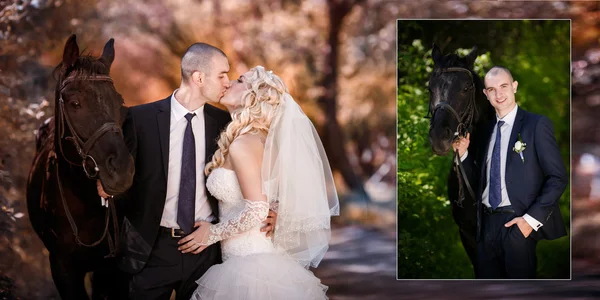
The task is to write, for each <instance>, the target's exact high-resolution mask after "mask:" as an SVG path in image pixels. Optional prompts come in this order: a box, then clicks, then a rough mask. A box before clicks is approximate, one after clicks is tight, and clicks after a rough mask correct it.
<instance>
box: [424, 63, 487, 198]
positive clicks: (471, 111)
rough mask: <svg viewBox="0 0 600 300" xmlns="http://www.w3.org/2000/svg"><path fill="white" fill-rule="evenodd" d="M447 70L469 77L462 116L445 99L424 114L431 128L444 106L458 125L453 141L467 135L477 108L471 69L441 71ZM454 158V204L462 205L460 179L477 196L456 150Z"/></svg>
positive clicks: (455, 68)
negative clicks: (467, 93)
mask: <svg viewBox="0 0 600 300" xmlns="http://www.w3.org/2000/svg"><path fill="white" fill-rule="evenodd" d="M449 72H462V73H466V74H467V75H469V78H470V79H471V85H469V87H468V88H466V91H468V92H470V96H469V99H468V100H467V101H468V103H467V107H466V109H465V112H464V113H463V115H462V116H460V115H459V114H458V113H457V112H456V110H455V109H454V108H453V107H452V106H451V105H450V104H448V102H447V101H441V102H440V103H438V104H437V105H436V106H435V107H434V108H433V110H432V109H431V105H430V106H429V111H428V112H427V116H425V117H426V118H428V119H429V129H430V130H431V127H432V126H433V119H434V117H435V113H436V112H437V111H438V110H439V109H441V108H444V109H446V110H447V111H449V112H450V113H451V114H452V116H453V117H454V119H456V120H457V121H458V126H457V127H456V130H455V131H454V135H453V137H452V143H454V142H455V141H456V140H457V139H459V138H461V137H466V136H467V133H469V127H470V126H471V125H472V122H473V119H474V118H476V115H477V109H476V107H475V81H474V80H473V74H471V71H469V70H468V69H465V68H461V67H449V68H443V69H442V73H449ZM454 159H455V161H456V164H454V166H455V171H456V173H457V174H456V177H457V178H458V194H459V196H458V197H459V199H458V200H457V201H456V204H457V205H458V206H459V207H462V202H463V201H464V199H465V195H464V191H463V188H462V186H463V184H462V182H461V181H464V183H465V186H466V187H467V190H468V191H469V194H470V195H471V197H473V199H477V198H476V197H475V193H474V192H473V189H472V188H471V184H470V183H469V179H468V178H467V175H466V173H465V170H464V168H463V165H462V161H461V160H460V157H459V155H458V151H455V152H454ZM476 203H477V202H476Z"/></svg>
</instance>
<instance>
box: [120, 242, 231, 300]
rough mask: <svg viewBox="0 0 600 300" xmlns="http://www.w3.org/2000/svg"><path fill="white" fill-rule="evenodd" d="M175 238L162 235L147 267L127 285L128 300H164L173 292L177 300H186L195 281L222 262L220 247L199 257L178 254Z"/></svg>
mask: <svg viewBox="0 0 600 300" xmlns="http://www.w3.org/2000/svg"><path fill="white" fill-rule="evenodd" d="M180 239H181V238H174V237H171V236H170V235H168V234H165V233H161V234H159V236H158V238H157V239H156V243H155V244H154V247H153V248H152V252H151V253H150V257H149V258H148V261H147V262H146V265H145V266H144V268H143V269H142V271H140V272H139V273H137V274H135V275H133V277H132V278H131V281H130V284H129V296H130V298H131V299H166V300H168V299H169V298H170V297H171V293H172V292H173V290H175V291H176V295H177V299H185V300H188V299H190V297H191V296H192V293H193V292H194V291H195V290H196V288H197V287H198V285H197V284H196V280H198V279H199V278H200V277H202V275H203V274H204V273H205V272H206V271H207V270H208V269H209V268H210V267H211V266H212V265H214V264H217V263H220V262H221V247H219V244H218V243H217V244H213V245H211V246H209V247H208V248H206V249H204V250H203V251H202V252H200V253H199V254H191V253H185V254H184V253H181V251H179V250H177V247H178V246H179V245H178V244H177V242H178V241H179V240H180Z"/></svg>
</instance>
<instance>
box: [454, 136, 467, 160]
mask: <svg viewBox="0 0 600 300" xmlns="http://www.w3.org/2000/svg"><path fill="white" fill-rule="evenodd" d="M470 142H471V134H470V133H467V137H464V138H463V137H461V138H459V139H457V140H456V141H455V142H454V143H452V148H453V149H454V152H456V151H458V157H462V156H463V155H464V154H465V152H466V151H467V149H468V148H469V143H470Z"/></svg>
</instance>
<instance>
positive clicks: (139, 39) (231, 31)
mask: <svg viewBox="0 0 600 300" xmlns="http://www.w3.org/2000/svg"><path fill="white" fill-rule="evenodd" d="M13 2H15V1H6V0H0V43H1V44H0V297H5V298H8V299H11V298H15V297H20V298H21V299H53V298H58V296H57V293H56V290H55V288H54V286H53V284H52V281H51V279H50V275H49V268H48V262H47V254H46V253H45V252H44V251H43V250H42V249H43V246H42V244H41V242H40V240H39V239H38V238H37V236H35V234H34V233H33V231H32V230H31V226H30V225H29V221H28V219H27V215H26V209H25V205H24V197H25V195H24V186H25V182H26V178H27V174H28V171H29V167H30V165H31V160H32V158H33V151H34V150H33V149H34V147H33V145H34V140H33V132H34V130H35V129H36V128H37V127H38V125H39V124H40V123H41V122H42V121H43V120H44V119H45V118H47V117H48V116H49V115H48V114H49V113H51V111H52V109H51V108H52V107H53V105H54V99H53V94H52V91H53V88H54V81H53V80H52V79H51V78H50V71H51V70H52V68H53V67H54V66H55V65H56V64H58V62H59V60H60V57H61V54H62V47H63V46H64V43H65V41H66V39H67V37H68V36H69V35H70V34H71V33H76V34H77V35H78V41H79V43H80V47H81V48H82V49H85V50H86V51H88V52H91V53H93V54H95V55H99V54H100V51H101V49H102V46H103V45H104V43H105V42H106V41H107V40H108V39H109V38H111V37H112V38H115V40H116V42H115V47H116V59H115V63H114V64H113V69H112V71H111V75H112V76H113V77H114V78H115V81H116V87H117V90H118V91H119V92H120V93H121V94H123V97H124V98H125V99H126V102H127V104H128V105H135V104H139V103H145V102H150V101H155V100H158V99H162V98H164V97H166V96H167V95H169V94H170V93H171V91H172V90H173V89H174V88H175V87H177V86H178V85H179V80H180V79H179V74H178V72H179V57H180V56H181V54H182V53H183V51H185V49H186V48H187V46H189V45H190V44H191V43H193V42H196V41H205V42H208V43H211V44H214V45H216V46H218V47H220V48H221V49H223V50H224V51H225V52H226V53H227V55H228V56H229V61H230V64H231V65H232V67H233V68H232V72H231V73H230V76H232V77H234V76H238V75H239V74H241V73H243V72H244V71H245V70H247V69H248V68H250V67H252V66H254V65H256V64H261V65H263V66H265V67H266V68H267V69H272V70H273V71H274V72H275V73H277V74H279V75H281V76H282V77H283V78H284V80H285V81H286V83H288V85H289V86H290V88H291V89H292V93H293V95H294V97H295V98H296V99H297V101H299V102H300V104H301V106H302V107H303V109H304V110H305V111H306V112H307V114H308V115H309V117H311V119H312V120H313V121H314V123H315V125H316V126H317V128H318V130H319V132H320V133H321V135H322V138H323V140H324V142H325V144H326V145H327V146H326V147H327V151H328V154H329V155H330V157H331V156H332V155H333V153H337V154H340V155H342V158H339V159H336V161H332V165H333V168H334V170H335V173H336V184H337V185H338V188H339V191H340V193H341V194H342V195H343V200H342V201H343V204H342V205H343V207H344V212H343V214H344V216H342V217H340V218H336V220H335V222H336V225H335V229H334V234H333V237H332V245H331V248H330V251H329V252H328V254H327V256H326V257H325V260H324V261H323V262H322V263H321V265H320V266H319V268H318V269H316V270H315V273H316V275H317V276H319V277H320V278H322V280H323V283H324V284H326V285H329V286H330V292H329V296H330V297H331V299H384V298H391V297H392V296H393V297H394V299H432V298H436V299H443V298H451V297H454V296H451V295H456V297H460V298H461V299H463V298H465V296H466V295H470V296H471V297H476V296H477V295H479V296H485V297H488V298H490V292H489V291H493V293H494V294H493V295H494V296H497V297H502V298H504V299H506V298H511V297H512V298H517V299H522V298H523V297H527V298H528V299H534V298H535V299H548V298H549V297H550V296H555V297H559V298H565V297H568V296H569V295H571V296H573V295H587V294H590V293H596V295H600V292H599V291H600V285H599V284H598V282H597V279H594V278H595V277H594V276H597V275H596V274H600V268H598V262H599V261H598V259H597V257H598V253H600V251H599V250H600V243H597V242H596V241H598V240H600V238H599V237H598V236H597V235H598V233H600V228H598V227H599V226H600V224H598V222H597V221H594V220H595V219H597V216H598V214H597V212H598V211H600V207H598V206H597V205H596V203H599V202H597V201H594V200H592V199H591V198H589V197H588V195H589V191H590V182H592V179H593V178H594V177H595V174H597V173H598V171H597V170H598V168H580V167H579V156H578V155H581V154H582V153H581V152H578V151H579V149H583V148H582V146H581V145H583V143H584V142H585V143H587V145H589V147H590V148H589V149H592V150H593V149H596V147H597V146H596V145H598V144H600V143H599V142H600V138H599V137H597V136H596V134H592V133H594V132H597V131H598V129H597V128H600V126H599V125H600V124H598V121H597V116H598V115H599V114H598V112H597V110H598V109H600V108H599V107H600V105H599V104H600V101H598V100H597V99H598V94H599V93H598V92H599V90H598V86H597V82H598V80H600V76H599V74H600V65H599V60H600V59H599V57H600V49H599V45H600V43H599V41H598V38H599V37H600V34H599V33H600V25H599V24H598V20H599V19H600V18H599V17H598V16H599V14H600V7H599V4H598V3H597V2H571V1H555V2H552V1H536V2H513V1H510V2H505V1H445V2H441V1H438V0H420V1H408V0H407V1H385V0H355V1H352V0H346V1H344V0H337V1H334V0H330V1H326V0H305V1H286V0H280V1H273V0H267V1H258V0H249V1H244V2H238V1H233V0H223V1H218V0H214V1H201V0H197V1H192V0H166V1H159V0H146V1H116V0H99V1H93V0H81V1H75V0H54V1H49V0H21V1H20V2H18V4H15V3H13ZM124 3H125V4H124ZM472 17H474V18H573V20H574V22H573V30H574V34H573V47H574V48H573V60H574V61H575V62H576V63H574V65H573V66H574V71H573V94H574V97H573V113H574V115H575V117H574V118H573V128H574V129H575V132H574V135H573V146H574V149H573V151H572V153H573V158H574V161H573V163H572V166H573V171H574V175H573V176H574V182H573V184H572V185H573V187H574V189H575V187H576V186H580V187H581V189H580V191H581V194H577V195H576V193H575V191H574V192H573V235H574V240H575V243H574V246H573V250H574V255H575V256H576V257H577V260H576V261H574V266H575V270H576V271H575V272H574V277H575V278H576V282H562V283H559V284H556V283H539V284H534V285H532V284H531V283H529V282H521V283H513V284H505V283H501V282H498V283H477V284H473V283H472V282H436V281H420V282H414V281H413V282H406V281H403V282H397V281H396V280H395V279H394V278H395V268H396V253H395V252H396V251H395V249H396V237H395V236H396V234H395V207H396V202H395V197H396V196H395V195H396V186H395V175H396V174H395V170H396V160H395V155H396V153H395V149H396V142H395V139H394V137H395V131H396V127H395V125H394V123H395V119H396V79H395V74H396V68H397V62H396V59H395V58H396V49H395V48H396V45H395V40H396V18H472ZM44 100H46V101H44ZM338 133H341V134H338ZM595 136H596V137H595ZM338 138H341V140H337V139H338ZM578 148H579V149H578ZM592 150H589V151H587V153H590V154H593V153H595V152H593V151H592ZM344 157H345V158H344ZM590 158H594V156H586V158H585V159H587V160H584V162H585V161H590ZM344 159H345V160H344ZM587 165H588V164H585V166H587ZM579 169H581V170H583V171H587V172H584V173H581V174H582V175H576V174H580V173H577V172H578V170H579ZM399 188H402V187H399ZM365 195H366V196H365ZM367 198H368V199H369V200H368V201H367ZM366 203H368V205H366ZM578 205H581V208H578V207H579V206H578ZM367 212H368V213H367ZM582 212H585V214H583V213H582ZM21 214H23V215H21ZM579 220H581V221H579ZM578 222H579V223H578ZM594 224H597V225H594ZM583 232H585V234H583V235H581V236H580V235H579V233H583ZM578 241H581V242H578ZM536 295H537V298H536Z"/></svg>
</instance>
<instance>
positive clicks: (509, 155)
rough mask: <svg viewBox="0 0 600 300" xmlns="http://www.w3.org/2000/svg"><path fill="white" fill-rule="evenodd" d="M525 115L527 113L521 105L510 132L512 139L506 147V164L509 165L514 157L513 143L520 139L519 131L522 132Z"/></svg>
mask: <svg viewBox="0 0 600 300" xmlns="http://www.w3.org/2000/svg"><path fill="white" fill-rule="evenodd" d="M524 116H525V114H524V113H523V110H522V109H521V108H520V107H519V108H518V109H517V116H516V117H515V124H513V128H512V131H511V133H510V140H508V147H507V149H506V151H507V152H506V166H508V165H509V164H510V161H511V159H512V157H513V155H512V153H511V152H512V151H513V150H512V148H513V145H514V144H515V143H516V142H517V140H518V139H519V133H520V132H521V127H522V126H523V117H524ZM507 169H508V168H507Z"/></svg>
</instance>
